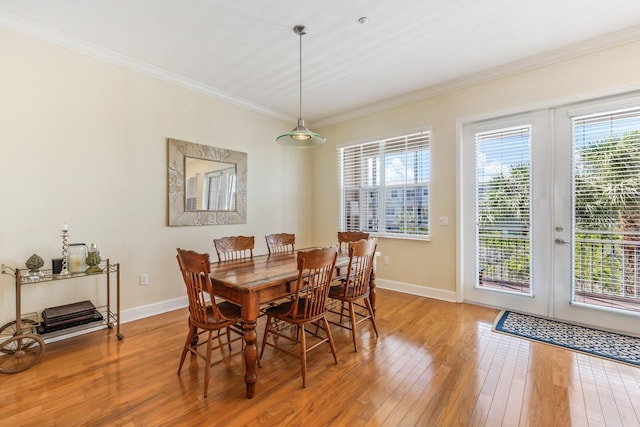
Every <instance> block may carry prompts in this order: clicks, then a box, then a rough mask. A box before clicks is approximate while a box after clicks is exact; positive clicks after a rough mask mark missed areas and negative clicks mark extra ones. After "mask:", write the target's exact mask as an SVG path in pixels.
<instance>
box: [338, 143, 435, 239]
mask: <svg viewBox="0 0 640 427" xmlns="http://www.w3.org/2000/svg"><path fill="white" fill-rule="evenodd" d="M429 144H430V132H428V131H425V132H419V133H414V134H410V135H405V136H401V137H397V138H389V139H385V140H380V141H375V142H368V143H364V144H358V145H352V146H348V147H343V148H339V149H338V162H339V170H340V172H341V186H342V204H341V218H340V224H339V227H340V229H342V230H354V231H355V230H360V231H367V232H370V233H377V234H382V235H398V236H418V237H425V236H428V235H429V183H430V172H431V171H430V147H429Z"/></svg>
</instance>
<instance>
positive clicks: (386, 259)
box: [384, 256, 389, 265]
mask: <svg viewBox="0 0 640 427" xmlns="http://www.w3.org/2000/svg"><path fill="white" fill-rule="evenodd" d="M384 265H389V257H388V256H386V257H384Z"/></svg>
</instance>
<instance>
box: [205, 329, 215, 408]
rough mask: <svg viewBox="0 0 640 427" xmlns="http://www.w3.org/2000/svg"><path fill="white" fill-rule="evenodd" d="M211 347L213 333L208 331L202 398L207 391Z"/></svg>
mask: <svg viewBox="0 0 640 427" xmlns="http://www.w3.org/2000/svg"><path fill="white" fill-rule="evenodd" d="M212 347H213V331H209V334H208V339H207V357H206V360H205V365H204V397H207V392H208V391H209V371H210V370H211V348H212Z"/></svg>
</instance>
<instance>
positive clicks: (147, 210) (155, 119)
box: [0, 29, 312, 324]
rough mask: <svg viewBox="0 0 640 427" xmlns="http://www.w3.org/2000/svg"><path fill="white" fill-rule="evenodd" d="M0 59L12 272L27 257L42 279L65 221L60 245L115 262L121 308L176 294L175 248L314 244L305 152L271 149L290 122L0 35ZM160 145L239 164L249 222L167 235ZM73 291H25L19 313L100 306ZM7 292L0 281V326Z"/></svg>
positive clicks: (92, 290)
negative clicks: (223, 154)
mask: <svg viewBox="0 0 640 427" xmlns="http://www.w3.org/2000/svg"><path fill="white" fill-rule="evenodd" d="M0 52H2V65H0V147H1V148H0V176H1V177H2V193H1V196H2V209H1V212H2V213H1V216H0V222H1V225H0V262H2V263H4V264H7V265H9V266H19V267H23V268H24V262H25V261H26V260H27V258H29V256H31V254H33V253H37V254H39V255H40V256H42V257H43V258H44V260H45V263H46V264H45V266H46V267H49V268H50V265H51V258H52V257H59V256H60V254H61V245H62V243H61V238H60V234H61V233H60V230H61V228H62V224H63V223H64V222H67V223H68V224H69V234H70V239H69V240H70V242H84V243H87V244H89V243H91V242H95V243H96V244H97V245H98V248H99V249H100V251H101V254H102V256H103V257H109V258H111V259H112V260H114V261H118V262H120V263H121V264H122V306H123V309H125V310H131V309H135V308H139V307H146V306H148V305H154V304H162V303H163V302H165V301H170V300H173V299H176V298H182V297H183V296H184V285H183V284H182V281H181V280H182V279H181V277H180V276H179V275H178V271H177V264H176V260H175V248H176V247H178V246H180V247H184V248H191V249H195V250H199V251H209V252H213V253H214V254H215V251H214V249H213V244H212V239H213V238H214V237H220V236H223V235H238V234H244V235H255V236H256V252H257V253H263V252H266V246H265V242H264V238H263V236H264V235H265V234H268V233H274V232H291V233H296V237H297V243H298V245H301V246H304V245H310V244H312V235H311V214H310V211H311V198H310V196H308V194H309V191H308V188H309V186H310V184H311V181H310V180H311V173H310V170H311V163H310V159H311V155H312V153H311V151H309V150H297V149H290V148H285V147H281V146H279V145H278V144H276V143H275V140H274V138H275V136H277V135H280V134H282V133H283V132H285V131H287V130H289V129H290V128H291V126H292V124H291V123H285V122H282V121H279V120H275V119H272V118H268V117H265V116H264V115H261V114H258V113H254V112H251V111H248V110H246V109H243V108H240V107H236V106H232V105H230V104H228V103H224V102H222V101H219V100H216V99H213V98H211V97H207V96H205V95H203V94H199V93H195V92H193V91H190V90H187V89H185V88H182V87H178V86H176V85H172V84H169V83H166V82H164V81H161V80H158V79H154V78H151V77H148V76H145V75H141V74H139V73H136V72H132V71H129V70H126V69H123V68H120V67H117V66H114V65H110V64H108V63H105V62H103V61H100V60H97V59H94V58H92V57H88V56H85V55H81V54H78V53H75V52H72V51H69V50H66V49H63V48H61V47H58V46H55V45H51V44H48V43H45V42H43V41H39V40H36V39H33V38H30V37H26V36H23V35H20V34H18V33H15V32H11V31H7V30H1V29H0ZM168 137H171V138H177V139H182V140H186V141H192V142H197V143H200V144H208V145H214V146H219V147H224V148H230V149H233V150H238V151H244V152H246V153H248V165H249V170H248V199H249V202H248V213H247V215H248V220H247V224H243V225H225V226H204V227H167V196H166V191H167V170H166V169H167V142H166V139H167V138H168ZM141 273H147V274H149V276H150V284H149V285H147V286H140V285H139V284H138V282H139V280H138V276H139V275H140V274H141ZM77 282H82V281H81V280H73V281H65V282H60V283H57V284H55V286H51V284H49V285H46V286H43V285H29V286H24V287H23V288H22V291H23V299H22V300H23V311H31V310H40V309H42V308H44V307H49V306H53V305H58V304H64V303H69V302H75V301H78V300H79V299H80V298H84V297H87V298H91V299H94V298H98V296H99V294H100V292H99V289H96V286H97V285H96V284H95V280H93V279H90V280H88V283H86V282H85V283H81V284H78V283H77ZM14 292H15V287H14V285H13V281H12V279H11V277H9V276H7V275H2V276H0V324H2V323H4V321H7V320H12V319H14V318H15V295H14ZM152 310H153V309H151V311H152ZM125 317H126V316H123V318H125Z"/></svg>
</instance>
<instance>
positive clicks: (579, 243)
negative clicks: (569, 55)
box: [572, 107, 640, 307]
mask: <svg viewBox="0 0 640 427" xmlns="http://www.w3.org/2000/svg"><path fill="white" fill-rule="evenodd" d="M572 140H573V147H574V150H573V152H574V159H573V193H574V200H573V209H574V252H573V257H574V300H578V301H585V302H589V298H590V297H593V295H600V298H602V296H607V297H608V298H609V299H610V301H609V304H610V305H612V306H615V307H617V306H618V304H619V301H618V300H616V298H619V297H623V298H624V297H627V298H628V297H631V298H637V297H638V296H640V295H639V291H638V289H639V286H640V273H639V271H640V268H639V266H640V256H639V254H640V250H639V248H640V107H636V108H628V109H623V110H616V111H607V112H602V113H597V114H589V115H582V116H576V117H572Z"/></svg>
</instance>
